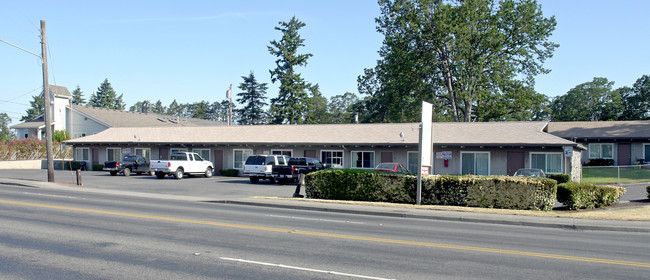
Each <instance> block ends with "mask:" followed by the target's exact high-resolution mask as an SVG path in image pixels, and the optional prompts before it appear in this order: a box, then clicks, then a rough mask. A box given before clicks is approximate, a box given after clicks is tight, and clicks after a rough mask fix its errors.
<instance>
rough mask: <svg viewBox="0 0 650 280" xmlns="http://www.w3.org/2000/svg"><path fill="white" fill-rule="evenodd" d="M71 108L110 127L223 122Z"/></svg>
mask: <svg viewBox="0 0 650 280" xmlns="http://www.w3.org/2000/svg"><path fill="white" fill-rule="evenodd" d="M71 108H72V110H74V111H76V112H78V113H80V114H82V115H84V116H86V117H89V118H92V119H94V120H95V121H98V122H100V123H102V124H104V125H106V126H109V127H174V126H215V125H221V124H223V123H222V122H216V121H211V120H203V119H193V118H177V117H175V116H169V115H159V114H143V113H136V112H128V111H119V110H113V109H106V108H95V107H91V106H82V105H72V106H71Z"/></svg>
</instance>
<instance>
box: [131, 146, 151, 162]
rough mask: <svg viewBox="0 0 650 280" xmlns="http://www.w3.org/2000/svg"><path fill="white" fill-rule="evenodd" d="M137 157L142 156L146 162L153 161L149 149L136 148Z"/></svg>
mask: <svg viewBox="0 0 650 280" xmlns="http://www.w3.org/2000/svg"><path fill="white" fill-rule="evenodd" d="M135 155H136V156H142V157H143V158H144V159H145V160H147V161H149V160H150V159H151V149H149V148H135Z"/></svg>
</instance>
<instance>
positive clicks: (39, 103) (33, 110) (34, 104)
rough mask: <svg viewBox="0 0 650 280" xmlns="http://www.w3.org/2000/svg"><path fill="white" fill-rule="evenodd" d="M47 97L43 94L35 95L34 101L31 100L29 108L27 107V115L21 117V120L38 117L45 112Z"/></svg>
mask: <svg viewBox="0 0 650 280" xmlns="http://www.w3.org/2000/svg"><path fill="white" fill-rule="evenodd" d="M43 104H45V98H44V97H43V95H42V94H41V95H34V96H32V101H29V106H30V107H29V109H27V111H25V112H26V115H24V116H22V117H21V118H20V121H30V120H33V119H35V118H37V117H38V116H40V115H43V114H44V113H45V107H43Z"/></svg>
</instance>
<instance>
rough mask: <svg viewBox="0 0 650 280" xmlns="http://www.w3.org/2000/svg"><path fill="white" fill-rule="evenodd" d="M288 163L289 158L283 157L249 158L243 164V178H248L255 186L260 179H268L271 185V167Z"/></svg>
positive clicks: (273, 179)
mask: <svg viewBox="0 0 650 280" xmlns="http://www.w3.org/2000/svg"><path fill="white" fill-rule="evenodd" d="M288 162H289V157H288V156H284V155H254V156H249V157H248V158H247V159H246V163H244V176H248V177H249V179H250V180H251V183H253V184H257V183H258V182H259V181H260V179H268V180H269V181H270V182H271V183H275V178H274V177H273V166H274V165H287V163H288Z"/></svg>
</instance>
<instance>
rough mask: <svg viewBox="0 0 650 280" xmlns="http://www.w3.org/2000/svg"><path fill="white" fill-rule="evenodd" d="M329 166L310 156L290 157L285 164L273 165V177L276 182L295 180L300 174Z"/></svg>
mask: <svg viewBox="0 0 650 280" xmlns="http://www.w3.org/2000/svg"><path fill="white" fill-rule="evenodd" d="M327 168H329V166H328V165H327V164H323V163H322V162H320V160H318V159H316V158H310V157H301V158H290V159H289V163H288V164H287V165H278V166H273V177H274V178H275V179H276V180H277V181H278V183H281V184H283V183H285V182H287V181H296V180H298V176H299V175H300V174H308V173H311V172H314V171H318V170H323V169H327Z"/></svg>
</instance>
